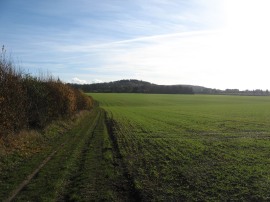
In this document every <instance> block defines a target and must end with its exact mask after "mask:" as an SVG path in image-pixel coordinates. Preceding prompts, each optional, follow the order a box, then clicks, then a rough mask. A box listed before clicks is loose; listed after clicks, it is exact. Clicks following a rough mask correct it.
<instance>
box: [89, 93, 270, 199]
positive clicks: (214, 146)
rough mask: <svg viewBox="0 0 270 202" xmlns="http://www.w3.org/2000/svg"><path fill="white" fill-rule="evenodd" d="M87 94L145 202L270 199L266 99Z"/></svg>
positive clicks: (269, 116) (269, 102) (268, 108)
mask: <svg viewBox="0 0 270 202" xmlns="http://www.w3.org/2000/svg"><path fill="white" fill-rule="evenodd" d="M91 96H93V98H94V99H96V100H98V101H99V103H100V106H101V107H102V108H104V109H105V110H106V111H107V116H108V117H109V118H110V120H111V123H113V135H114V136H115V139H116V141H117V143H118V147H119V150H120V153H121V155H122V157H123V161H124V163H125V165H126V167H127V170H128V172H129V174H130V176H131V178H132V180H133V182H134V185H135V188H136V189H137V190H138V192H139V193H140V195H141V197H142V199H143V201H193V200H202V201H209V200H210V201H215V200H224V201H226V200H240V201H254V200H255V201H266V200H267V201H268V200H270V97H244V96H242V97H241V96H238V97H236V96H210V95H146V94H91Z"/></svg>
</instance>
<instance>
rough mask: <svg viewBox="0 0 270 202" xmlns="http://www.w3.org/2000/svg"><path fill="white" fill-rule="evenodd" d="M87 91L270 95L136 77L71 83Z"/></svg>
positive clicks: (266, 92) (269, 93)
mask: <svg viewBox="0 0 270 202" xmlns="http://www.w3.org/2000/svg"><path fill="white" fill-rule="evenodd" d="M69 85H71V86H73V87H75V88H77V89H81V90H82V91H84V92H86V93H149V94H151V93H152V94H154V93H155V94H212V95H246V96H269V95H270V92H269V91H268V90H266V91H263V90H260V89H256V90H245V91H240V90H238V89H226V90H219V89H213V88H206V87H203V86H193V85H157V84H153V83H149V82H146V81H140V80H136V79H125V80H119V81H113V82H107V83H94V84H69Z"/></svg>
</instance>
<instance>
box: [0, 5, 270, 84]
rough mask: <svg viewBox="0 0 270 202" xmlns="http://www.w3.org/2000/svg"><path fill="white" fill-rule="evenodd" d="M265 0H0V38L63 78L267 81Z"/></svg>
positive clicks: (32, 64) (21, 60)
mask: <svg viewBox="0 0 270 202" xmlns="http://www.w3.org/2000/svg"><path fill="white" fill-rule="evenodd" d="M269 9H270V4H269V3H268V1H267V0H147V1H146V0H136V1H134V0H100V1H97V0H95V1H94V0H46V1H37V0H0V23H1V26H0V43H1V45H5V47H6V49H7V50H8V52H11V54H12V55H13V58H14V59H15V61H18V64H19V65H20V66H22V67H23V68H24V69H26V70H27V71H29V72H30V73H33V74H35V73H37V72H39V71H40V70H42V71H45V72H47V70H48V71H49V72H51V73H52V74H53V75H55V76H59V77H60V78H61V80H63V81H65V82H79V83H92V82H100V81H105V82H107V81H114V80H119V79H140V80H146V81H150V82H153V83H158V84H192V85H203V86H207V87H212V88H221V89H224V88H240V89H256V88H260V89H270V82H269V79H268V73H269V72H270V70H269V69H270V61H269V58H270V57H269V56H268V54H269V51H270V49H269V47H270V42H269V39H268V38H269V34H270V31H269V26H270V23H269V22H268V21H269V19H270V14H268V13H269V12H268V11H269Z"/></svg>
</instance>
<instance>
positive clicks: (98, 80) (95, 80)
mask: <svg viewBox="0 0 270 202" xmlns="http://www.w3.org/2000/svg"><path fill="white" fill-rule="evenodd" d="M92 83H103V81H102V80H100V79H94V80H93V81H92Z"/></svg>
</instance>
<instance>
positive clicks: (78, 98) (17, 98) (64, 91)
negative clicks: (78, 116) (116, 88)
mask: <svg viewBox="0 0 270 202" xmlns="http://www.w3.org/2000/svg"><path fill="white" fill-rule="evenodd" d="M91 106H92V100H91V98H89V97H87V96H86V95H84V94H83V93H81V92H80V91H79V90H78V89H75V88H72V87H71V86H69V85H66V84H64V83H62V82H61V81H60V80H59V79H54V78H53V77H52V76H46V77H42V76H41V77H33V76H30V75H29V74H24V73H23V72H22V71H21V70H18V69H17V68H16V67H14V65H13V63H12V62H11V60H10V59H9V58H7V57H6V54H5V50H4V49H2V52H1V56H0V137H3V136H5V135H7V134H11V133H14V132H17V131H20V130H21V129H24V128H34V129H36V128H43V127H45V126H46V125H47V124H49V123H50V122H52V121H53V120H56V119H59V118H61V117H70V116H71V115H73V114H74V113H76V112H77V111H79V110H83V109H90V107H91Z"/></svg>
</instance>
